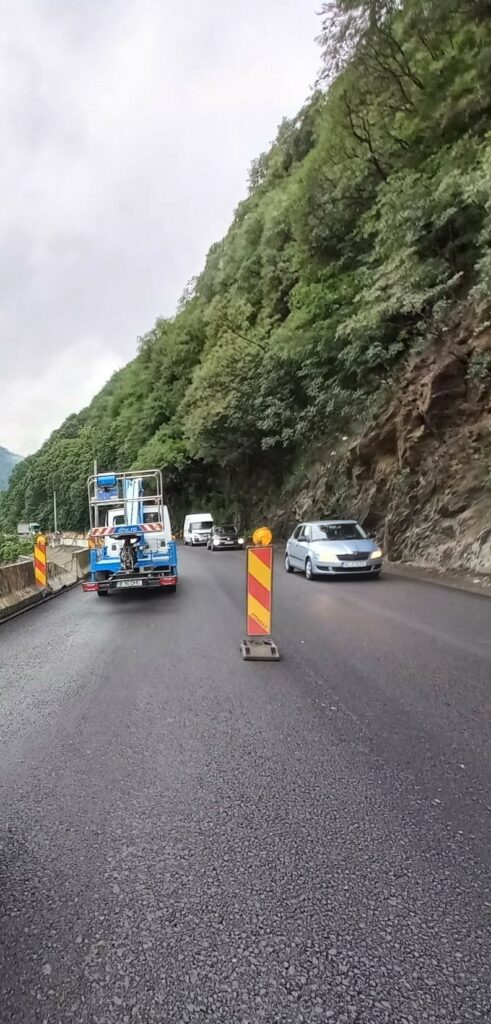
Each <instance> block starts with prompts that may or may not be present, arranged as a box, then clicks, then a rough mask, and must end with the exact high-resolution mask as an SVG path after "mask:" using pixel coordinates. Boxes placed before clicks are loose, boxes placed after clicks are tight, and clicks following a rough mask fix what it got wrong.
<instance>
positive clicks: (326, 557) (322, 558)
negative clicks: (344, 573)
mask: <svg viewBox="0 0 491 1024" xmlns="http://www.w3.org/2000/svg"><path fill="white" fill-rule="evenodd" d="M317 561H318V562H336V561H337V556H336V553H335V551H329V549H328V550H327V551H323V552H322V554H320V555H317Z"/></svg>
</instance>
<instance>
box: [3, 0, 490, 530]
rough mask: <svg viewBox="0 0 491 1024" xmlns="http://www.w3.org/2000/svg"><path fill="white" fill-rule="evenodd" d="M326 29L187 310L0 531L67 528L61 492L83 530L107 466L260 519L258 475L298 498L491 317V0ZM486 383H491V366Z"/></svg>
mask: <svg viewBox="0 0 491 1024" xmlns="http://www.w3.org/2000/svg"><path fill="white" fill-rule="evenodd" d="M319 28H320V38H319V42H320V51H321V53H322V70H321V77H320V80H319V85H318V88H317V89H316V91H315V92H314V93H313V95H312V96H311V97H310V99H309V100H308V102H307V103H306V105H305V106H304V107H303V109H302V110H301V111H300V112H299V113H298V115H297V117H295V118H293V119H292V120H284V121H283V122H282V124H281V125H280V127H279V130H278V134H277V137H276V139H275V141H274V143H273V144H272V146H271V148H270V149H269V151H268V152H266V153H262V154H260V155H259V156H258V158H257V160H255V161H254V163H253V165H252V167H251V169H250V175H249V193H248V195H247V197H246V198H245V199H244V201H243V202H241V203H240V204H239V206H238V208H237V210H236V211H235V215H234V218H233V221H232V224H231V226H230V229H229V231H228V233H227V235H226V236H225V238H224V239H223V240H222V241H220V242H217V243H216V244H215V245H213V246H212V247H211V249H210V251H209V253H208V257H207V260H206V263H205V266H204V269H203V271H202V273H201V274H200V276H199V277H198V278H196V279H195V280H193V281H191V282H190V283H189V284H188V286H187V288H186V290H185V293H184V295H183V297H182V299H181V302H180V304H179V309H178V312H177V313H176V315H175V316H174V317H172V318H170V319H160V320H158V321H157V322H156V324H155V325H154V327H153V328H152V329H151V330H149V331H148V332H147V333H146V334H145V335H144V336H143V337H142V338H141V339H140V340H139V350H138V355H137V357H136V358H135V359H134V360H133V362H131V363H129V364H128V365H127V366H126V367H125V368H124V369H122V370H121V371H119V372H118V373H116V374H115V375H114V376H113V377H112V379H111V380H110V381H109V382H108V384H107V385H106V386H105V387H104V388H103V390H102V391H101V392H100V393H99V394H98V395H97V396H96V397H95V398H94V400H93V401H92V403H91V404H90V406H89V407H88V408H87V409H85V410H84V411H83V412H81V413H80V414H79V415H73V416H70V417H69V418H68V419H67V420H66V421H65V423H64V424H63V425H62V426H61V427H60V429H59V430H56V431H55V432H54V433H53V434H52V436H51V437H50V438H49V440H48V441H47V442H46V443H45V444H44V445H43V447H42V448H41V449H40V450H39V451H38V452H37V453H36V454H34V455H32V456H31V457H29V458H27V459H25V461H23V462H22V463H20V464H19V465H18V466H17V467H16V468H15V469H14V472H13V474H12V478H11V482H10V486H9V488H8V491H7V492H6V493H5V495H3V496H2V498H1V505H0V521H3V522H7V523H10V524H11V525H13V524H15V523H16V522H17V521H18V520H21V519H26V520H29V519H36V520H37V521H39V522H43V523H46V524H49V523H50V520H51V502H52V491H53V489H56V492H57V496H58V514H59V521H60V522H61V523H62V524H63V527H64V528H66V529H80V528H84V527H85V526H86V525H87V508H86V506H87V501H86V487H85V481H86V478H87V476H88V475H89V473H90V472H91V469H92V461H93V459H94V457H97V459H98V462H99V466H100V467H101V469H124V468H130V467H136V466H138V467H142V468H145V467H151V466H161V467H163V469H164V472H165V479H166V487H167V493H168V494H169V496H170V503H171V506H172V507H173V509H174V512H175V514H177V513H178V512H179V513H180V512H181V509H184V508H190V507H192V506H195V505H199V506H203V505H204V504H206V505H207V506H208V505H210V506H211V507H212V508H213V509H214V510H215V511H216V513H217V514H224V515H227V517H228V518H230V517H232V516H233V515H234V513H235V511H236V510H237V509H240V510H242V512H243V515H245V517H246V518H247V516H248V515H249V514H252V512H253V511H254V509H253V507H252V506H253V504H254V498H253V490H254V489H255V488H256V484H257V481H258V480H260V479H267V480H268V481H269V484H268V486H270V487H271V488H272V489H274V488H277V489H278V491H279V490H280V489H281V488H282V487H285V485H286V486H288V481H291V480H294V479H296V476H298V474H299V466H302V467H304V466H305V465H307V466H308V457H309V453H312V454H313V453H314V451H315V454H316V458H318V457H319V450H321V451H322V449H323V447H324V448H325V449H326V451H330V450H331V449H332V450H337V449H338V447H339V444H340V443H341V439H342V438H343V437H345V438H346V437H348V438H354V437H356V435H357V433H358V432H359V430H360V429H361V428H362V427H363V428H366V427H367V425H368V424H369V423H370V422H371V421H372V420H373V419H374V418H375V417H376V416H377V415H378V414H379V413H380V410H381V408H383V407H384V406H385V405H387V406H388V405H389V403H390V401H391V400H392V399H393V396H394V393H395V391H396V389H397V387H398V383H399V381H400V379H401V375H402V373H403V371H404V368H405V366H406V365H407V363H408V360H409V359H410V358H411V356H412V355H413V354H414V353H415V352H421V351H423V350H424V348H425V346H427V345H429V344H432V345H434V344H438V343H439V340H440V339H443V338H444V337H445V331H446V329H447V326H448V324H449V323H450V322H451V321H452V320H453V321H454V320H455V318H456V317H458V316H464V315H465V313H464V311H465V310H466V309H468V308H469V307H470V306H472V309H473V311H474V312H473V316H474V317H477V318H478V319H480V320H481V321H482V322H484V321H485V319H486V318H487V317H489V316H490V313H491V310H490V308H489V305H490V301H491V248H490V242H491V134H490V129H491V6H490V3H489V0H433V2H429V3H427V2H422V0H407V2H405V3H402V4H399V3H391V2H390V0H389V2H380V0H371V2H370V3H363V2H362V3H360V4H358V5H354V4H353V3H351V2H349V0H344V2H343V0H337V2H332V3H328V4H324V5H323V7H322V12H321V18H320V25H319ZM164 228H165V225H162V229H163V230H164ZM469 373H470V374H471V375H474V377H475V378H476V380H477V382H478V384H479V385H480V386H481V385H482V386H485V385H486V382H487V381H488V375H489V374H490V365H489V358H488V356H487V355H482V356H481V357H479V359H477V360H476V361H474V363H473V364H472V366H471V367H470V368H469ZM302 472H303V469H302ZM0 550H2V549H0Z"/></svg>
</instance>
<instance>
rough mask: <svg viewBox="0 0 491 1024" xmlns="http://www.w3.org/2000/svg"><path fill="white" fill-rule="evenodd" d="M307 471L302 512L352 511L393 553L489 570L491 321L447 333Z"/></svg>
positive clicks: (442, 565) (297, 511) (452, 567)
mask: <svg viewBox="0 0 491 1024" xmlns="http://www.w3.org/2000/svg"><path fill="white" fill-rule="evenodd" d="M308 476H309V480H308V483H306V485H305V486H304V487H303V488H302V489H301V490H300V492H299V493H298V492H297V495H296V497H295V500H294V501H293V508H292V505H290V510H291V511H293V512H294V515H295V517H296V518H298V519H302V518H305V517H307V516H310V515H319V514H321V515H322V514H331V513H332V514H336V515H347V514H353V515H355V516H357V517H358V518H359V520H360V521H361V522H363V523H364V524H365V525H366V526H367V527H369V528H370V529H373V530H375V531H376V532H377V535H378V536H379V538H380V540H381V542H382V543H383V546H384V549H385V551H386V553H387V555H388V556H389V558H390V559H392V560H401V559H402V560H405V561H410V562H416V563H418V564H420V565H425V566H427V567H432V568H437V569H445V570H448V571H463V572H472V573H483V574H489V575H491V326H489V325H488V326H486V327H482V328H480V329H479V330H475V329H473V326H472V322H467V323H464V322H463V323H460V324H459V325H454V326H453V327H450V328H449V329H448V330H447V331H445V333H444V334H443V336H442V337H441V338H440V339H438V341H435V342H434V343H433V344H432V345H430V346H429V347H428V348H426V349H425V351H424V352H423V353H422V354H420V355H418V356H417V357H415V358H414V359H413V361H412V362H411V363H410V365H409V366H408V368H407V370H406V372H405V374H404V376H403V378H402V380H401V383H400V386H399V388H398V389H397V391H396V393H395V395H394V396H393V398H392V400H391V402H390V404H389V405H388V406H387V407H386V408H385V409H384V411H383V412H382V413H381V414H380V416H379V418H378V419H377V421H376V422H375V424H373V425H372V426H371V428H370V429H369V430H367V431H366V432H364V433H362V434H361V436H359V437H358V439H357V440H356V442H354V443H352V444H351V445H350V446H348V449H347V451H346V448H345V451H344V453H343V454H342V455H341V454H340V453H331V458H330V459H329V460H328V461H327V463H326V462H323V463H322V462H317V463H316V465H315V466H314V467H312V468H311V469H310V470H309V473H308ZM286 501H287V498H286V496H284V501H283V505H285V504H286ZM291 511H289V513H288V515H287V514H286V513H285V512H284V511H283V512H282V513H280V515H279V517H278V520H277V521H278V525H279V526H280V528H281V527H283V526H284V525H286V519H287V518H288V519H290V520H291Z"/></svg>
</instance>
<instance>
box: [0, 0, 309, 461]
mask: <svg viewBox="0 0 491 1024" xmlns="http://www.w3.org/2000/svg"><path fill="white" fill-rule="evenodd" d="M318 6H319V4H318V3H316V0H248V2H247V3H243V2H241V3H239V2H238V0H236V2H234V0H0V130H1V138H2V158H1V161H0V183H1V203H0V240H1V244H0V351H1V356H2V359H1V364H0V366H1V369H0V444H3V445H6V446H7V447H8V448H10V449H11V450H13V451H15V452H18V453H20V454H22V455H25V454H27V453H29V452H31V451H34V450H35V449H36V448H37V447H39V445H40V444H41V443H42V442H43V440H45V438H46V437H47V436H48V435H49V433H50V432H51V430H53V428H54V427H56V426H58V425H59V424H60V423H61V422H62V421H63V419H64V418H65V416H67V415H68V414H69V413H70V412H74V411H78V410H79V409H81V408H82V407H83V406H84V405H86V404H87V403H88V402H89V401H90V399H91V398H92V396H93V395H94V394H95V392H96V391H97V390H98V389H99V388H100V387H101V386H102V385H103V384H104V383H105V381H106V380H107V379H108V377H109V376H110V375H111V373H112V372H113V370H114V369H116V368H117V367H119V366H121V365H123V364H124V363H125V362H127V361H128V360H129V359H131V358H132V356H133V355H134V353H135V348H136V339H137V337H138V335H141V334H144V333H145V331H146V330H148V329H149V328H150V327H151V326H152V324H153V322H154V320H155V319H156V317H157V316H160V315H164V316H165V315H171V314H172V313H173V312H174V311H175V307H176V303H177V301H178V299H179V296H180V295H181V293H182V291H183V289H184V286H185V284H186V282H187V281H188V280H189V278H190V277H192V276H193V274H196V273H198V272H199V271H200V269H201V267H202V265H203V260H204V257H205V255H206V252H207V250H208V248H209V246H210V245H211V243H212V242H214V241H215V240H217V239H218V238H220V237H221V236H222V235H223V234H224V233H225V231H226V229H227V227H228V224H229V222H230V219H231V216H232V212H233V209H234V207H235V206H236V205H237V203H238V201H239V200H240V199H241V198H242V197H243V196H244V194H245V192H246V182H247V170H248V167H249V165H250V163H251V160H252V159H253V158H254V157H255V156H257V154H258V153H259V152H260V151H261V150H263V149H265V148H266V147H267V146H268V144H269V142H270V141H271V140H272V138H273V137H274V135H275V133H276V128H277V125H278V124H279V122H280V120H281V118H282V117H283V115H287V116H291V115H293V114H294V113H295V112H296V111H297V110H298V108H299V107H300V106H301V104H302V103H303V101H304V99H305V98H306V97H307V95H308V93H309V91H310V87H311V86H312V84H313V82H314V80H315V77H316V72H317V69H318V65H319V54H318V51H317V47H316V45H315V42H314V37H315V35H316V33H317V32H318V29H319V25H318V18H317V17H316V14H315V10H316V7H317V8H318Z"/></svg>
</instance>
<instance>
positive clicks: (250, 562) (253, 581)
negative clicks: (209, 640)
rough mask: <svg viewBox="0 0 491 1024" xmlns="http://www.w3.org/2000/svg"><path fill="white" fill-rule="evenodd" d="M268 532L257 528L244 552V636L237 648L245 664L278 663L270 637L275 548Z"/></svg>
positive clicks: (265, 528) (277, 653)
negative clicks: (254, 662) (257, 662)
mask: <svg viewBox="0 0 491 1024" xmlns="http://www.w3.org/2000/svg"><path fill="white" fill-rule="evenodd" d="M272 539H273V538H272V536H271V532H270V531H269V530H268V529H267V527H260V529H259V530H256V531H255V532H254V534H253V537H252V541H253V543H252V544H251V545H249V546H248V547H247V548H246V636H245V638H244V640H243V641H242V643H241V645H240V649H241V653H242V657H243V659H244V661H278V660H279V657H280V655H279V651H278V647H277V645H276V644H275V642H274V640H273V637H272V623H273V565H274V548H273V545H272V543H271V541H272Z"/></svg>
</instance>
